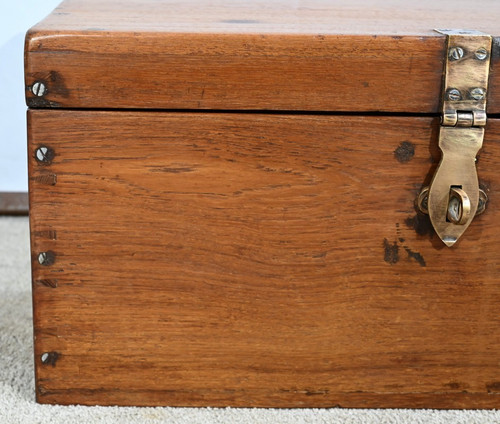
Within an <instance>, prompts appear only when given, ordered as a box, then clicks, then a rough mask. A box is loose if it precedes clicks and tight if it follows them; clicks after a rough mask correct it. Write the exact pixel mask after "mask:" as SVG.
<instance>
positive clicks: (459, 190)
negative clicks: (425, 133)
mask: <svg viewBox="0 0 500 424" xmlns="http://www.w3.org/2000/svg"><path fill="white" fill-rule="evenodd" d="M439 32H441V33H443V34H446V35H447V50H446V60H445V67H444V77H443V89H442V101H441V105H442V121H441V128H440V131H439V148H440V149H441V152H442V157H441V161H440V163H439V165H438V168H437V170H436V172H435V174H434V177H433V179H432V182H431V184H430V188H429V194H428V201H427V208H428V212H429V217H430V220H431V222H432V225H433V226H434V229H435V231H436V233H437V234H438V235H439V237H440V238H441V240H442V241H443V242H444V243H445V244H446V245H447V246H452V245H453V244H455V242H456V241H457V240H458V239H459V238H460V236H462V234H463V233H464V232H465V230H466V229H467V227H468V226H469V225H470V224H471V222H472V220H473V219H474V216H475V215H476V211H477V208H478V202H479V183H478V177H477V172H476V164H475V162H476V155H477V153H478V151H479V150H480V149H481V147H482V145H483V138H484V126H485V125H486V98H487V90H488V77H489V66H490V56H491V36H489V35H486V34H483V33H480V32H477V31H466V30H439Z"/></svg>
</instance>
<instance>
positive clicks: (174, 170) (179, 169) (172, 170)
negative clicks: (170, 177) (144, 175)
mask: <svg viewBox="0 0 500 424" xmlns="http://www.w3.org/2000/svg"><path fill="white" fill-rule="evenodd" d="M151 172H167V173H171V174H182V173H184V172H194V169H193V168H190V167H187V166H186V167H164V168H155V169H152V170H151Z"/></svg>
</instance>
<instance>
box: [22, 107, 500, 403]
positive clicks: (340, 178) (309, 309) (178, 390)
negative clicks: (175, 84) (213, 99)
mask: <svg viewBox="0 0 500 424" xmlns="http://www.w3.org/2000/svg"><path fill="white" fill-rule="evenodd" d="M29 130H30V133H29V134H30V141H29V155H30V163H29V167H30V196H31V197H30V201H31V205H32V211H31V234H32V267H33V293H34V321H35V362H36V390H37V398H38V400H39V401H40V402H43V403H55V402H57V403H64V404H71V403H83V404H119V405H130V404H135V405H212V406H226V405H232V406H278V407H306V406H307V407H313V406H318V407H320V406H321V407H327V406H335V405H340V406H345V407H431V408H498V407H500V398H499V394H500V368H499V363H500V316H499V314H498V310H499V308H500V290H499V289H498V288H499V277H498V276H499V275H500V269H499V267H500V260H499V259H500V258H499V250H498V222H499V220H500V204H499V201H498V196H497V193H498V190H499V185H500V176H499V174H498V167H499V159H498V158H500V145H499V143H498V140H499V139H500V123H499V122H498V121H497V120H490V122H489V124H488V127H487V130H486V139H485V142H484V148H483V150H482V151H481V153H480V157H479V160H478V171H479V175H480V180H481V184H482V187H483V188H484V189H485V190H486V191H487V192H488V194H489V196H490V201H489V204H488V207H487V210H486V212H485V213H484V214H483V215H481V216H479V217H477V218H476V219H475V220H474V222H473V224H472V225H471V226H470V228H469V229H468V230H467V232H466V234H465V235H464V237H463V238H462V239H461V240H460V241H459V242H458V243H457V245H456V246H455V247H453V248H451V249H450V248H446V247H445V246H444V245H443V244H442V243H441V241H440V240H439V239H438V238H437V237H436V236H435V235H434V234H433V232H432V230H431V229H430V227H429V222H428V220H427V219H426V218H425V217H424V216H422V215H419V214H417V213H416V211H415V207H414V200H415V198H416V195H417V193H418V191H419V189H420V188H421V186H422V185H423V184H427V183H428V182H429V178H430V176H431V174H432V172H433V170H434V167H435V165H436V161H437V160H438V158H439V155H438V152H437V147H436V145H437V139H436V135H437V122H436V120H432V119H431V118H404V117H400V118H397V117H394V118H389V117H354V116H317V115H310V116H308V115H264V114H216V113H211V114H202V113H192V114H189V113H163V112H151V113H144V112H119V113H117V112H85V111H37V110H35V111H30V113H29ZM54 134H57V137H55V136H54ZM39 145H47V146H49V147H51V148H52V149H54V152H55V156H54V159H53V161H52V163H51V164H50V165H40V164H38V163H37V162H36V161H35V159H34V158H33V157H34V149H35V148H36V147H37V146H39ZM41 251H52V252H54V255H55V262H54V263H53V264H52V265H50V266H41V265H39V264H38V262H37V259H36V258H37V254H38V252H41ZM45 352H47V353H50V355H49V359H48V360H47V363H46V364H43V363H42V362H41V359H40V358H41V355H42V354H43V353H45Z"/></svg>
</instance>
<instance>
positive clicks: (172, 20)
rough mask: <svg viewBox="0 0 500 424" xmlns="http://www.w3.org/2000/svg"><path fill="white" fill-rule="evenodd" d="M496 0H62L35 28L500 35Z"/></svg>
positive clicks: (66, 29)
mask: <svg viewBox="0 0 500 424" xmlns="http://www.w3.org/2000/svg"><path fill="white" fill-rule="evenodd" d="M499 12H500V7H499V5H498V2H497V1H495V0H480V1H476V2H470V1H467V0H441V1H439V2H436V1H434V0H420V1H419V2H418V3H416V2H413V1H406V0H403V1H401V0H384V1H381V0H335V1H330V0H292V1H290V0H253V1H251V2H250V1H246V0H183V1H180V0H161V1H159V0H66V1H64V2H62V3H61V5H60V6H59V7H58V8H57V9H56V10H55V11H54V13H52V14H51V15H50V16H48V17H47V18H46V19H45V20H43V21H42V22H41V23H40V24H39V25H38V26H37V29H41V30H51V31H59V30H62V31H75V32H87V31H102V32H128V33H143V32H179V33H189V34H191V33H194V32H196V33H209V34H217V33H233V34H241V33H248V34H259V33H265V34H287V35H288V34H337V35H346V34H347V35H354V34H356V35H416V36H427V35H433V29H434V28H467V29H474V28H477V29H480V30H482V31H488V32H490V33H494V34H495V35H500V33H499V32H498V31H499V28H498V13H499Z"/></svg>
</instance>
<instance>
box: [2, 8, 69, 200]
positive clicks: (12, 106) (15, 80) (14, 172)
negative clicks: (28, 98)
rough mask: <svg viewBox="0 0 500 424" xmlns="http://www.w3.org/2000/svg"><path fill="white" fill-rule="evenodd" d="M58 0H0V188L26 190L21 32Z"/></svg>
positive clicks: (22, 46)
mask: <svg viewBox="0 0 500 424" xmlns="http://www.w3.org/2000/svg"><path fill="white" fill-rule="evenodd" d="M59 3H60V0H0V99H1V101H0V192H1V191H27V190H28V177H27V172H28V171H27V166H26V155H27V153H26V104H25V102H24V70H23V66H24V64H23V49H24V35H25V33H26V31H27V30H28V29H29V28H30V27H31V26H33V25H34V24H35V23H37V22H38V21H40V20H41V19H43V18H44V17H45V16H46V15H48V14H49V13H50V12H51V11H52V10H53V9H54V8H55V7H56V6H57V5H58V4H59Z"/></svg>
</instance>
